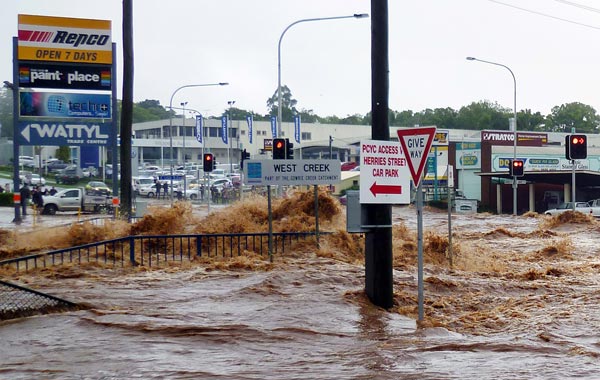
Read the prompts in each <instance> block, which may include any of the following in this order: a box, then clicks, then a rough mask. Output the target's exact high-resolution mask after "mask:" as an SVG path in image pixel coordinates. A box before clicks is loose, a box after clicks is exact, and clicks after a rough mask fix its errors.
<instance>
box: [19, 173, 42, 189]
mask: <svg viewBox="0 0 600 380" xmlns="http://www.w3.org/2000/svg"><path fill="white" fill-rule="evenodd" d="M24 182H25V183H26V184H28V185H30V186H32V185H35V186H46V179H45V178H44V177H42V176H40V175H39V174H35V173H30V174H28V175H26V176H25V180H24Z"/></svg>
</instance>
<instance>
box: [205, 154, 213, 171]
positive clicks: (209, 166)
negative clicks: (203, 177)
mask: <svg viewBox="0 0 600 380" xmlns="http://www.w3.org/2000/svg"><path fill="white" fill-rule="evenodd" d="M203 163H204V171H205V172H212V171H213V170H214V168H215V156H213V154H212V153H204V161H203Z"/></svg>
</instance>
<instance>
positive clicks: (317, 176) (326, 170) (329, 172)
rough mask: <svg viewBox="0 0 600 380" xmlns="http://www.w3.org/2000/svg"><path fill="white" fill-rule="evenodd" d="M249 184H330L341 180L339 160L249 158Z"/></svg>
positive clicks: (245, 162) (247, 167)
mask: <svg viewBox="0 0 600 380" xmlns="http://www.w3.org/2000/svg"><path fill="white" fill-rule="evenodd" d="M244 165H245V166H246V167H245V168H244V173H246V175H245V177H244V182H245V183H246V184H247V185H288V186H293V185H330V184H334V183H339V182H340V181H341V172H342V170H341V167H342V165H341V162H340V161H339V160H247V161H244Z"/></svg>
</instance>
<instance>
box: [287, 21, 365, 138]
mask: <svg viewBox="0 0 600 380" xmlns="http://www.w3.org/2000/svg"><path fill="white" fill-rule="evenodd" d="M366 17H369V15H368V14H367V13H355V14H353V15H351V16H337V17H319V18H307V19H302V20H298V21H295V22H293V23H291V24H290V25H288V26H287V28H285V29H284V30H283V32H282V33H281V36H280V37H279V44H278V45H277V137H281V109H282V108H283V107H282V105H281V41H282V40H283V36H284V35H285V33H286V32H287V31H288V29H290V28H291V27H292V26H294V25H296V24H300V23H302V22H310V21H325V20H338V19H343V18H366Z"/></svg>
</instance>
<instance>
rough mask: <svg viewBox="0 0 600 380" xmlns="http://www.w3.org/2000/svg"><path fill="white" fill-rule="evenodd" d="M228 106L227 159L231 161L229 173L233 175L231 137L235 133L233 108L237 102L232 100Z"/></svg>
mask: <svg viewBox="0 0 600 380" xmlns="http://www.w3.org/2000/svg"><path fill="white" fill-rule="evenodd" d="M227 104H228V105H229V132H228V134H229V152H227V159H228V160H229V173H233V160H232V159H231V153H232V152H231V151H232V149H233V148H232V147H231V140H233V136H232V135H231V133H232V132H233V120H231V107H233V105H234V104H235V100H230V101H228V102H227Z"/></svg>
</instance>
